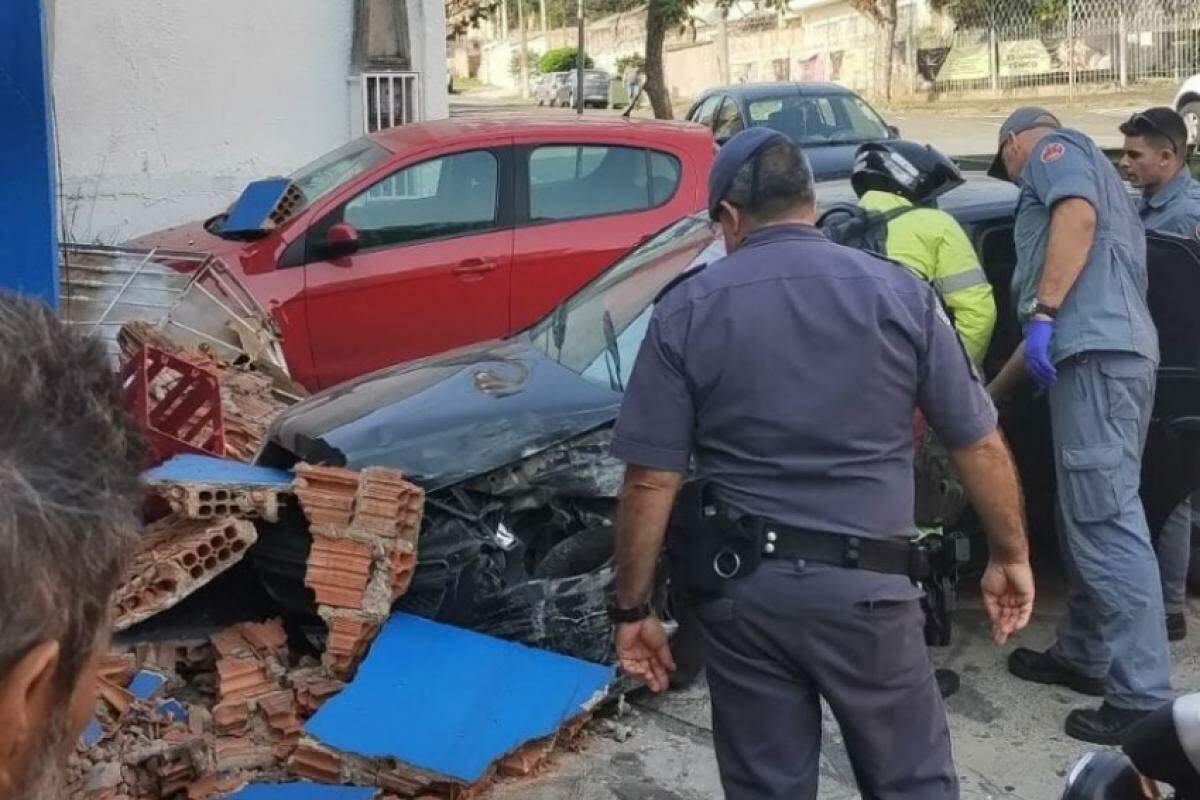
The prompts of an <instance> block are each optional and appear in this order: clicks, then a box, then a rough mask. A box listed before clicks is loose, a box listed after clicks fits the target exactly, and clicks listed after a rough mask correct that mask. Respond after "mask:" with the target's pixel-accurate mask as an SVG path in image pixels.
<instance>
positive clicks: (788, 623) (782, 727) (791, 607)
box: [696, 562, 958, 800]
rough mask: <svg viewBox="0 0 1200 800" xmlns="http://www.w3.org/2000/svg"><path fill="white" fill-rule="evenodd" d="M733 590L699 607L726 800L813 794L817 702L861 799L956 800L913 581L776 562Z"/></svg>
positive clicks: (780, 799)
mask: <svg viewBox="0 0 1200 800" xmlns="http://www.w3.org/2000/svg"><path fill="white" fill-rule="evenodd" d="M897 581H899V582H900V583H899V584H897V583H896V582H897ZM733 583H734V584H737V586H736V587H735V588H734V589H733V590H732V591H731V592H730V593H729V594H728V595H727V596H725V597H722V598H719V599H713V600H708V601H705V602H703V603H700V604H698V605H697V607H696V613H697V617H698V618H699V621H700V627H701V629H702V631H703V634H704V640H705V650H706V653H705V655H706V657H707V660H706V665H707V670H708V673H707V674H708V684H709V690H710V693H711V696H712V709H713V738H714V742H715V747H716V754H717V764H718V767H719V768H720V772H721V783H722V786H723V787H724V790H725V797H726V798H727V800H785V798H786V800H811V799H812V798H815V797H816V796H817V775H818V767H819V758H820V754H821V702H820V701H821V698H825V700H826V702H828V703H829V706H830V707H831V708H832V710H833V713H834V716H835V717H836V718H837V721H838V723H839V725H840V726H841V730H842V733H843V735H844V737H845V742H846V749H847V750H848V751H849V754H850V760H851V765H852V768H853V770H854V777H855V780H856V781H857V783H858V787H859V791H860V792H861V793H862V796H863V797H864V798H868V800H876V799H878V800H901V799H907V798H914V800H915V798H922V800H942V799H943V798H945V799H947V800H953V798H957V797H958V778H957V775H956V772H955V769H954V762H953V758H952V756H951V752H950V731H949V729H948V727H947V724H946V712H945V708H944V707H943V705H942V698H941V696H940V695H939V694H938V689H937V684H936V682H935V680H934V677H933V668H932V665H931V664H930V661H929V655H928V651H927V649H926V647H925V639H924V633H923V625H924V622H923V615H922V612H921V609H920V602H919V600H918V599H916V598H917V597H919V592H917V591H916V590H915V589H914V587H912V585H911V584H908V582H907V579H902V578H897V577H895V576H878V575H873V574H871V573H865V572H863V571H861V570H843V569H836V568H832V567H830V568H825V567H819V566H814V567H811V568H808V569H806V568H805V567H804V566H803V565H802V564H792V563H790V562H787V563H785V562H767V563H764V564H763V566H762V567H760V568H759V570H758V571H757V572H756V573H755V574H753V575H751V576H748V577H746V578H743V579H741V580H738V581H734V582H733ZM904 584H907V586H905V585H904ZM871 598H873V599H871Z"/></svg>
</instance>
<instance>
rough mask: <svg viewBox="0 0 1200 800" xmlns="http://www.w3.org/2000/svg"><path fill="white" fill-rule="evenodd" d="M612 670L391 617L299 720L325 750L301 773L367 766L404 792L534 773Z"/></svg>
mask: <svg viewBox="0 0 1200 800" xmlns="http://www.w3.org/2000/svg"><path fill="white" fill-rule="evenodd" d="M411 653H420V654H421V658H412V657H411V655H410V654H411ZM431 664H434V665H437V667H436V668H435V669H431V668H430V665H431ZM612 679H613V670H612V668H610V667H607V666H600V665H597V664H591V663H588V662H586V661H580V660H578V659H573V658H569V657H567V656H562V655H559V654H557V653H550V652H546V651H543V650H535V649H533V648H530V647H526V646H524V645H520V644H515V643H512V642H507V641H504V640H501V639H496V638H493V637H490V636H484V635H482V634H478V633H475V632H473V631H468V630H464V629H462V628H456V627H452V626H449V625H442V624H439V623H436V622H431V621H429V620H426V619H422V618H420V617H414V616H411V615H408V614H396V615H394V616H392V617H391V618H390V619H389V620H388V622H387V624H386V625H385V626H384V628H383V630H382V632H381V633H380V635H379V637H378V638H377V639H376V640H375V642H374V645H373V646H372V649H371V652H370V654H369V655H368V656H367V658H366V659H365V660H364V661H363V663H362V664H361V666H360V667H359V670H358V673H357V675H356V677H355V679H354V680H353V681H352V682H351V683H349V684H348V685H347V687H346V689H345V690H344V691H343V692H341V693H340V694H338V695H337V696H335V697H333V698H332V699H330V701H329V702H328V703H326V704H325V705H324V706H323V707H322V708H321V709H320V710H319V711H318V712H317V714H316V715H315V716H313V718H312V719H311V720H309V722H308V723H307V724H306V725H305V726H304V733H305V735H306V737H307V738H306V742H307V743H308V746H309V748H311V749H309V750H306V752H307V753H310V754H320V755H321V756H322V757H321V758H320V759H318V763H317V764H316V769H315V770H314V769H308V765H307V764H306V765H304V766H305V768H306V770H307V774H305V775H304V777H307V778H309V779H314V780H316V779H320V778H321V777H322V776H324V777H325V778H327V777H328V776H329V775H331V774H333V773H334V772H335V771H336V772H337V774H339V775H340V777H341V779H342V780H343V781H349V782H354V783H359V782H361V780H362V776H363V775H375V776H376V780H378V781H379V783H378V784H377V785H380V786H382V787H383V788H386V789H388V790H389V791H392V792H396V793H399V794H401V795H404V796H408V795H415V794H419V793H421V792H433V793H435V794H438V793H441V794H448V793H453V792H455V791H466V790H468V789H470V788H471V787H476V786H479V785H481V784H483V783H486V782H487V781H489V780H491V778H492V777H493V776H494V775H495V774H496V773H497V771H498V772H499V773H501V774H509V775H527V774H531V773H532V772H534V771H536V769H537V768H538V766H539V765H540V764H541V763H543V762H544V761H545V759H546V757H547V756H548V755H549V753H550V752H551V750H553V748H554V746H555V744H556V743H558V742H560V741H568V740H570V739H572V738H573V737H574V736H575V735H577V734H578V731H579V729H580V728H581V727H582V725H583V723H584V722H585V721H586V719H587V717H588V715H589V714H590V712H591V710H592V708H593V707H594V706H595V705H596V704H597V703H598V702H599V701H600V700H602V699H603V698H604V697H605V696H606V692H607V689H608V687H609V685H610V684H611V682H612ZM497 684H502V685H503V687H504V689H503V691H497V689H496V687H497ZM396 720H404V723H405V724H403V725H398V724H396ZM560 737H561V738H560Z"/></svg>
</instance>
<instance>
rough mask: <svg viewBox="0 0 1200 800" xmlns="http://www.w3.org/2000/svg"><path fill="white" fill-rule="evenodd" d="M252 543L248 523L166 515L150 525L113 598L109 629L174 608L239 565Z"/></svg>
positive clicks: (254, 535)
mask: <svg viewBox="0 0 1200 800" xmlns="http://www.w3.org/2000/svg"><path fill="white" fill-rule="evenodd" d="M257 540H258V534H257V532H256V531H255V528H254V523H253V522H251V521H249V520H246V519H238V518H236V517H233V516H228V515H224V516H221V517H219V518H215V519H188V518H187V517H185V516H181V515H177V514H171V515H170V516H167V517H164V518H162V519H160V520H158V521H157V522H153V523H151V524H150V525H149V526H148V527H147V528H146V531H145V534H144V535H143V538H142V542H141V547H140V549H139V551H138V553H137V555H136V556H135V558H134V560H133V565H132V567H131V568H130V569H129V571H128V572H127V573H126V576H125V578H124V580H122V582H121V584H120V586H119V587H118V588H117V591H116V593H115V594H114V595H113V627H114V628H115V629H116V630H118V631H119V630H124V629H125V628H128V627H130V626H131V625H135V624H137V623H138V622H142V621H143V620H146V619H149V618H150V617H152V616H154V615H155V614H157V613H159V612H161V611H164V610H166V609H168V608H170V607H172V606H174V605H175V604H176V603H178V602H179V601H180V600H182V599H183V598H185V597H187V596H188V595H190V594H192V593H193V592H195V591H197V590H198V589H200V588H201V587H203V586H205V585H206V584H208V583H209V582H210V581H212V579H213V578H215V577H217V576H218V575H220V574H221V573H222V572H224V571H225V570H227V569H229V568H230V567H232V566H233V565H234V564H236V563H237V562H238V561H240V560H241V558H242V557H243V556H244V555H245V554H246V551H247V550H249V548H250V546H251V545H252V544H254V542H255V541H257Z"/></svg>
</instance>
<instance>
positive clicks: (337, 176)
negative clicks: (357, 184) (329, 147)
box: [291, 137, 388, 205]
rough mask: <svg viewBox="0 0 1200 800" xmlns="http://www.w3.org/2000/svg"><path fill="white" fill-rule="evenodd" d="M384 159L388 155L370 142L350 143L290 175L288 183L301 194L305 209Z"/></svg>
mask: <svg viewBox="0 0 1200 800" xmlns="http://www.w3.org/2000/svg"><path fill="white" fill-rule="evenodd" d="M387 157H388V151H387V150H385V149H384V148H382V147H380V146H379V145H377V144H375V143H374V142H372V141H371V140H370V139H367V138H365V137H364V138H361V139H352V140H351V141H349V142H346V143H345V144H344V145H342V146H341V147H339V148H338V149H336V150H334V151H332V152H330V153H326V154H325V155H323V156H321V157H320V158H318V159H317V160H316V161H313V162H311V163H309V164H308V165H306V166H304V167H301V168H300V169H298V170H296V171H295V172H293V173H292V175H291V178H292V183H294V184H295V185H296V186H297V187H299V189H300V191H302V192H303V193H304V202H305V205H308V204H310V203H314V202H316V201H317V200H319V199H321V198H322V197H324V196H325V195H326V194H328V193H329V192H331V191H333V190H334V189H336V188H337V187H338V186H341V185H342V184H343V183H345V182H346V181H348V180H352V179H353V178H357V177H358V176H359V175H361V174H363V173H364V172H366V171H367V170H369V169H370V168H371V167H373V166H375V165H376V164H378V163H380V162H381V161H383V160H384V159H386V158H387Z"/></svg>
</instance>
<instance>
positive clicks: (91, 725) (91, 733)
mask: <svg viewBox="0 0 1200 800" xmlns="http://www.w3.org/2000/svg"><path fill="white" fill-rule="evenodd" d="M103 738H104V729H103V728H101V727H100V723H99V722H98V721H97V720H96V719H95V718H94V717H93V718H92V719H91V720H90V721H89V722H88V724H87V727H86V728H84V729H83V735H82V736H80V737H79V740H80V741H81V742H83V746H84V747H93V746H95V745H96V744H98V743H99V742H100V740H101V739H103Z"/></svg>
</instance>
